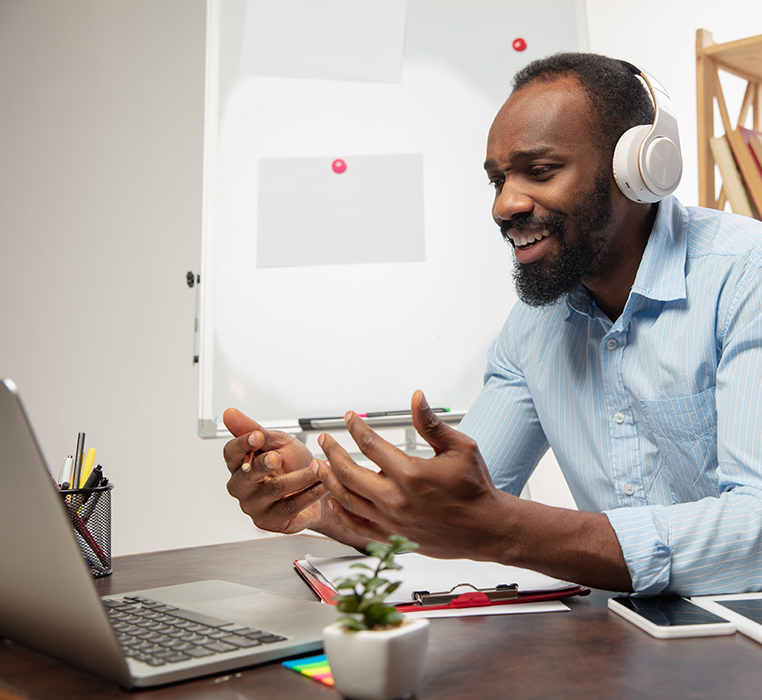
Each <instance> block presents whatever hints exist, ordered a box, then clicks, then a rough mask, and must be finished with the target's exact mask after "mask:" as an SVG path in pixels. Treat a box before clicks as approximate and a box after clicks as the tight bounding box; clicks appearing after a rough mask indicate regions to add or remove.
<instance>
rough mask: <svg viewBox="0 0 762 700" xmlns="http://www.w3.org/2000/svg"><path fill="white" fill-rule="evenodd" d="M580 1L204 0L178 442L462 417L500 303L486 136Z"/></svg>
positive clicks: (504, 261) (568, 33) (577, 23)
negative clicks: (191, 305) (257, 428)
mask: <svg viewBox="0 0 762 700" xmlns="http://www.w3.org/2000/svg"><path fill="white" fill-rule="evenodd" d="M584 7H585V4H584V0H536V1H535V2H531V3H528V2H525V1H523V0H522V1H519V0H376V1H375V2H371V1H370V0H279V2H277V3H273V2H266V1H265V0H248V1H247V0H209V5H208V22H207V26H208V36H207V67H206V70H207V76H206V111H205V135H204V138H205V149H204V151H205V152H204V184H203V190H204V201H203V217H204V221H203V244H202V248H203V249H202V262H201V276H200V285H199V289H200V302H199V316H200V318H199V326H198V333H199V337H198V349H199V354H198V356H199V364H200V379H199V434H200V435H201V436H202V437H215V436H220V435H223V434H225V430H224V426H223V425H222V413H223V411H224V410H225V409H226V408H227V407H229V406H235V407H237V408H239V409H241V410H242V411H244V412H245V413H247V414H248V415H250V416H252V417H253V418H255V419H257V420H259V421H260V422H262V423H263V424H264V425H265V426H267V427H273V428H274V427H277V428H281V429H285V430H290V431H297V430H298V420H299V419H300V418H301V419H304V418H316V417H328V416H341V415H343V413H344V412H345V411H347V410H350V409H351V410H355V411H358V412H381V411H393V410H400V409H405V408H407V407H409V400H410V396H411V394H412V393H413V391H414V390H415V389H418V388H420V389H423V390H424V391H425V392H426V395H427V398H428V400H429V403H430V404H431V405H432V406H437V407H448V408H451V409H452V410H454V411H461V410H465V409H466V408H467V407H468V406H469V405H470V404H471V402H472V401H473V400H474V399H475V397H476V395H477V394H478V392H479V390H480V388H481V384H482V374H483V371H484V366H485V352H486V348H487V345H488V343H489V341H490V340H491V339H492V338H493V337H494V336H495V335H496V334H497V333H498V332H499V330H500V327H501V325H502V323H503V321H504V319H505V317H506V315H507V313H508V311H509V309H510V308H511V306H512V305H513V304H514V303H515V300H516V297H515V293H514V290H513V281H512V267H513V254H512V252H511V251H510V249H509V248H508V247H507V246H506V245H505V243H504V242H503V240H502V238H501V236H500V233H499V230H498V229H497V227H496V226H495V225H494V223H493V222H492V220H491V217H490V204H491V201H492V191H491V189H490V188H489V186H488V183H487V178H486V176H485V175H484V172H483V169H482V163H483V160H484V153H485V144H486V136H487V132H488V129H489V126H490V124H491V122H492V119H493V118H494V116H495V114H496V112H497V111H498V109H499V108H500V106H501V105H502V103H503V102H504V101H505V99H506V98H507V96H508V94H509V93H510V82H511V79H512V77H513V74H514V73H515V71H516V70H517V69H518V68H519V67H520V66H522V65H524V64H525V63H527V62H529V61H530V60H533V59H535V58H539V57H541V56H545V55H547V54H550V53H553V52H555V51H560V50H585V49H586V43H587V37H586V23H585V15H584V12H585V10H584Z"/></svg>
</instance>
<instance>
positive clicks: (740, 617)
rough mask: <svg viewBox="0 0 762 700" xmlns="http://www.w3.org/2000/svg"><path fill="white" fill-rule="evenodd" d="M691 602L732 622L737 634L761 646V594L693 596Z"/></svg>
mask: <svg viewBox="0 0 762 700" xmlns="http://www.w3.org/2000/svg"><path fill="white" fill-rule="evenodd" d="M691 600H692V601H693V602H694V603H696V605H700V606H701V607H702V608H704V609H705V610H709V611H710V612H713V613H714V614H715V615H719V616H720V617H723V618H725V619H726V620H729V621H730V622H734V623H735V625H736V628H737V629H738V631H739V632H741V633H742V634H745V635H746V636H747V637H751V638H752V639H753V640H754V641H756V642H760V643H761V644H762V593H731V594H729V595H708V596H693V597H692V598H691Z"/></svg>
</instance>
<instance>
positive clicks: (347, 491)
mask: <svg viewBox="0 0 762 700" xmlns="http://www.w3.org/2000/svg"><path fill="white" fill-rule="evenodd" d="M412 413H413V424H414V425H415V428H416V430H417V431H418V433H419V434H420V435H421V436H422V437H423V438H424V439H425V440H426V442H428V443H429V445H431V447H433V448H434V452H435V455H434V457H431V458H430V459H421V458H418V457H411V456H410V455H407V454H405V453H404V452H402V451H400V450H399V449H397V448H396V447H394V446H393V445H390V444H389V443H388V442H386V441H385V440H383V439H381V438H380V437H379V436H378V435H377V434H376V433H375V432H373V430H371V429H370V428H369V427H368V426H367V425H366V424H365V423H364V422H363V421H362V420H361V419H360V418H359V417H358V416H357V415H356V414H354V413H348V414H347V415H346V416H345V420H346V422H347V427H348V428H349V432H350V434H351V435H352V438H353V439H354V441H355V442H356V443H357V445H358V447H359V448H360V450H361V451H362V453H363V454H364V455H365V456H366V457H368V458H369V459H370V460H371V461H372V462H374V463H375V464H376V465H377V466H378V467H380V469H381V471H380V472H379V473H375V472H372V471H370V470H368V469H364V468H362V467H360V466H358V465H357V464H355V463H354V462H353V461H352V459H351V458H350V457H349V455H348V454H347V453H346V452H345V451H344V450H343V449H342V447H341V446H340V445H339V444H338V443H337V442H336V441H335V440H333V439H332V438H331V437H330V436H328V435H321V436H320V438H318V442H319V443H320V446H321V447H322V448H323V451H324V452H325V454H326V456H327V457H328V459H329V462H321V461H320V460H315V461H313V462H312V465H311V469H312V470H313V471H314V473H315V475H316V476H317V477H319V478H320V480H321V481H322V482H323V484H324V485H325V486H326V487H327V488H328V489H329V491H330V492H331V498H329V499H327V503H328V505H329V506H330V508H331V509H332V510H333V512H334V514H335V516H336V517H337V518H338V520H339V521H340V522H341V523H342V524H343V525H344V526H346V527H347V528H349V529H351V530H354V531H355V532H358V533H361V534H362V535H363V536H365V537H367V538H368V539H372V540H379V541H383V540H385V539H386V538H387V537H388V536H389V535H390V534H399V535H404V536H405V537H407V538H409V539H411V540H413V541H414V542H417V543H418V544H419V545H420V551H421V554H427V555H429V556H433V557H439V558H441V559H460V558H463V559H477V560H487V561H496V562H500V563H502V564H511V565H513V566H520V567H524V568H527V569H533V570H535V571H540V572H542V573H545V574H547V575H549V576H554V577H556V578H559V579H562V580H564V581H573V582H575V583H580V584H582V585H586V586H593V587H595V588H603V589H606V590H611V591H631V590H632V581H631V580H630V574H629V571H628V569H627V565H626V563H625V561H624V556H623V554H622V549H621V547H620V546H619V541H618V540H617V537H616V533H615V532H614V530H613V528H612V527H611V523H610V522H609V520H608V518H607V517H606V515H605V514H603V513H588V512H583V511H576V510H567V509H565V508H554V507H551V506H547V505H543V504H541V503H533V502H531V501H526V500H523V499H520V498H517V497H516V496H512V495H510V494H506V493H503V492H502V491H499V490H498V489H497V488H496V487H495V485H494V484H493V483H492V480H491V479H490V476H489V473H488V471H487V467H486V465H485V463H484V460H483V458H482V456H481V454H480V453H479V450H478V449H477V446H476V444H475V443H474V441H473V440H471V439H470V438H469V437H467V436H466V435H463V434H462V433H459V432H458V431H457V430H455V429H453V428H451V427H450V426H448V425H446V424H445V423H444V422H443V421H442V420H441V419H440V418H438V417H437V416H436V414H435V413H434V412H433V411H432V410H431V409H430V408H429V407H428V405H427V404H426V400H425V399H424V398H423V394H422V393H421V392H416V393H415V394H414V395H413V403H412ZM326 510H327V509H326Z"/></svg>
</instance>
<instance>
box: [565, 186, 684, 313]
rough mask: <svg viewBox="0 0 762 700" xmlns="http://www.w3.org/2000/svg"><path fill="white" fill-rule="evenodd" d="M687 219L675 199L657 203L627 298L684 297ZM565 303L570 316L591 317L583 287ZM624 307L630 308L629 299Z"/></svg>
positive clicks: (658, 299)
mask: <svg viewBox="0 0 762 700" xmlns="http://www.w3.org/2000/svg"><path fill="white" fill-rule="evenodd" d="M686 220H687V212H686V210H685V207H684V206H683V205H682V204H681V203H680V202H679V201H678V200H677V198H675V197H674V196H672V195H670V196H669V197H667V198H665V199H664V200H662V201H661V202H660V203H659V210H658V212H657V213H656V220H655V221H654V225H653V228H652V229H651V235H650V236H649V238H648V243H647V245H646V249H645V251H644V252H643V259H642V260H641V261H640V265H639V266H638V273H637V275H636V276H635V282H634V284H633V285H632V290H631V291H630V299H632V295H633V294H637V295H639V296H642V297H646V298H648V299H653V300H655V301H674V300H676V299H684V298H685V296H686V291H685V260H686V254H687V250H688V239H687V237H686V235H685V233H684V230H685V229H684V223H685V221H686ZM566 304H567V307H568V309H569V313H571V311H577V312H578V313H581V314H585V315H588V316H589V315H592V305H593V298H592V297H591V296H590V293H589V292H588V291H587V289H585V287H584V285H582V284H579V285H578V286H577V288H576V289H575V290H574V291H572V292H571V293H570V294H568V295H567V297H566ZM627 306H630V300H629V299H628V303H627ZM625 308H627V307H625ZM567 318H568V316H567Z"/></svg>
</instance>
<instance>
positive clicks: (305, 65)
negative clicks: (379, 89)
mask: <svg viewBox="0 0 762 700" xmlns="http://www.w3.org/2000/svg"><path fill="white" fill-rule="evenodd" d="M406 22H407V0H277V2H273V1H272V0H249V2H248V4H247V8H246V22H245V26H244V40H243V50H242V53H241V64H240V70H241V74H242V75H269V76H277V77H282V78H307V79H323V80H360V81H368V82H383V83H398V82H399V81H400V76H401V74H402V60H403V56H404V52H405V27H406Z"/></svg>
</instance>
